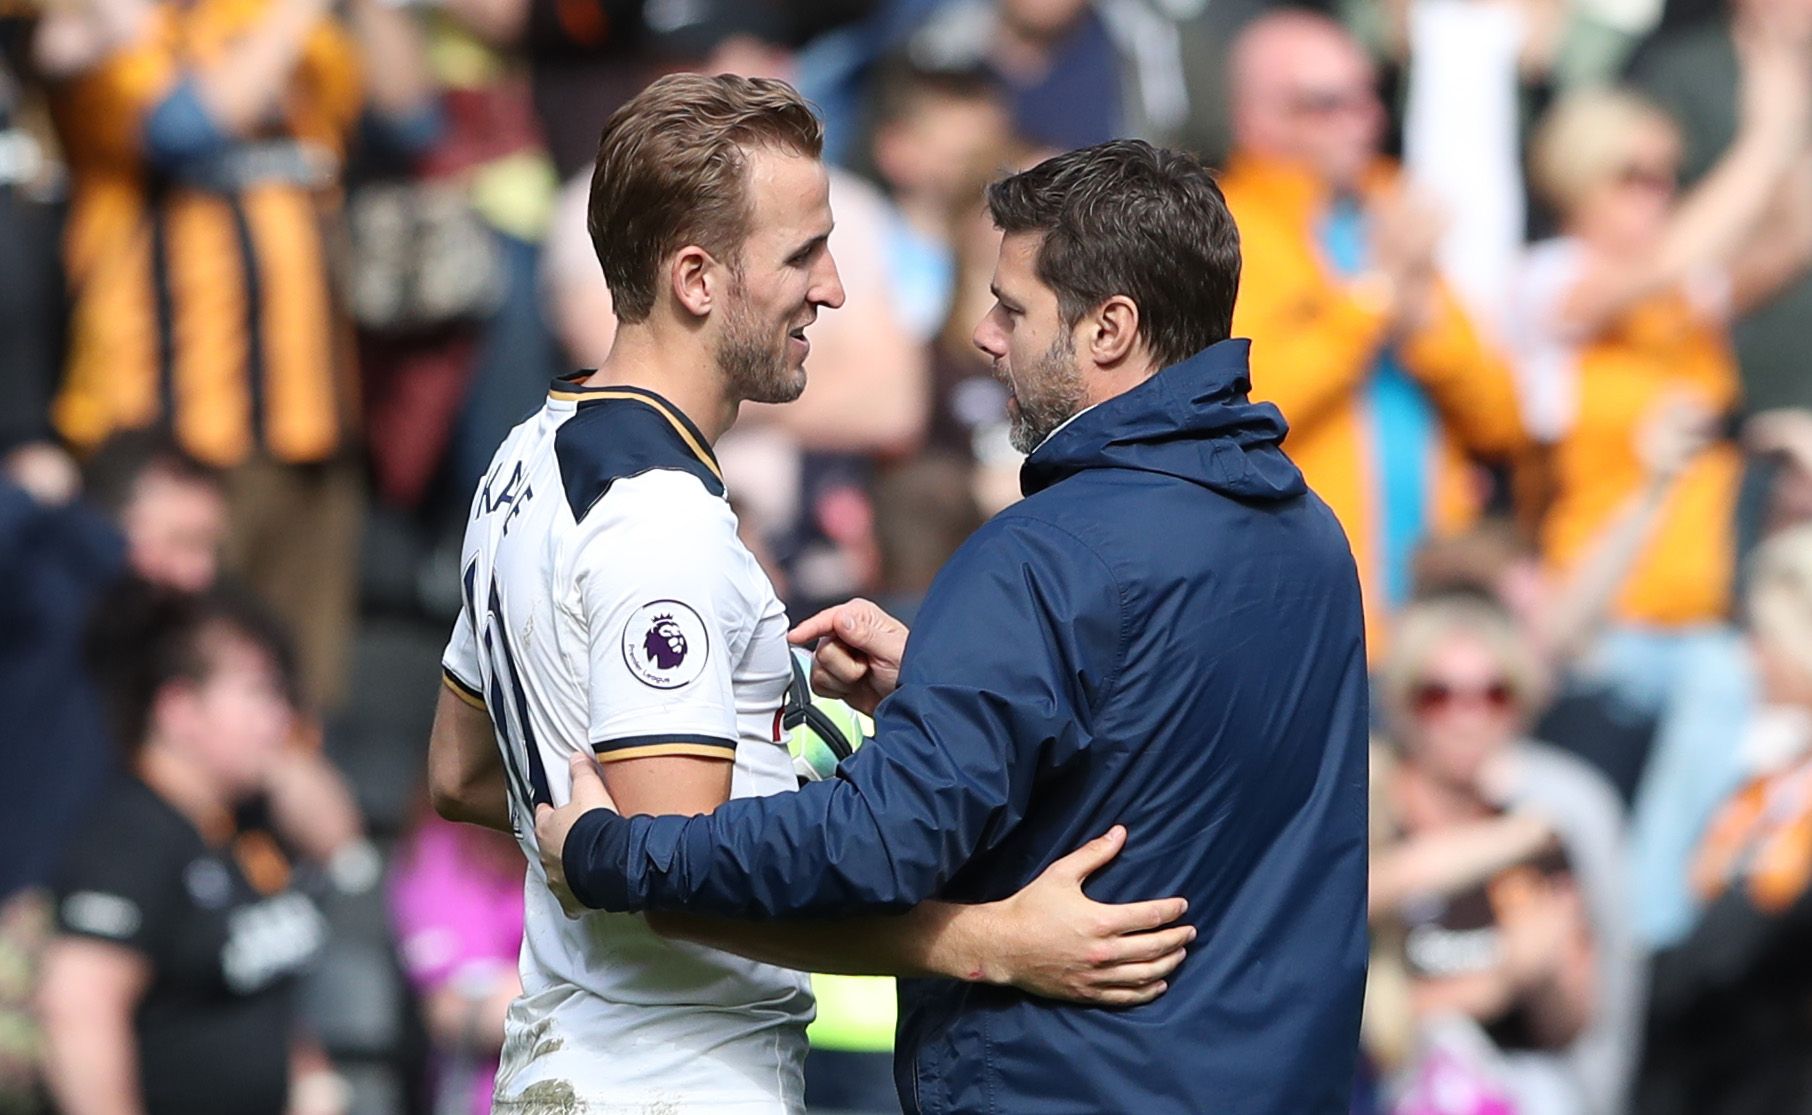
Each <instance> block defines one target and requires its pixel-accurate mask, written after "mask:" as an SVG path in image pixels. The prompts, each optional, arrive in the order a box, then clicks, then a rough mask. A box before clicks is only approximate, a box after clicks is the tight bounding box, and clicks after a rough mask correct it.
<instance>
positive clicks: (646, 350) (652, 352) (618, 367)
mask: <svg viewBox="0 0 1812 1115" xmlns="http://www.w3.org/2000/svg"><path fill="white" fill-rule="evenodd" d="M585 386H587V387H640V388H642V389H643V390H645V391H652V392H654V393H655V394H657V395H659V396H660V397H661V398H663V399H666V400H667V401H668V402H669V403H672V404H673V405H674V406H676V407H678V408H679V409H680V411H681V412H682V413H684V414H685V416H686V417H687V418H690V419H691V420H692V423H693V425H695V426H697V427H698V428H699V432H700V433H702V434H704V435H705V440H706V441H709V442H711V443H713V444H715V443H716V441H717V439H718V438H719V437H721V436H723V433H724V431H725V430H728V429H729V428H730V426H731V425H732V424H733V423H734V422H735V421H736V405H737V404H736V400H734V399H731V398H728V397H727V395H726V394H725V391H724V381H723V377H722V376H721V375H719V374H718V371H717V360H716V358H715V357H714V356H713V355H712V354H711V353H710V352H708V351H705V349H704V346H703V345H700V344H698V343H697V342H696V341H695V340H694V339H693V338H692V337H687V338H684V339H683V340H676V339H671V338H667V337H664V336H658V335H657V334H656V331H655V330H654V329H653V328H651V327H650V326H648V325H645V324H638V325H626V326H621V327H619V328H618V329H617V335H616V340H615V341H614V342H612V344H611V346H610V355H609V356H606V357H605V358H604V361H603V363H601V364H599V365H598V370H597V371H595V372H593V373H592V374H591V375H590V376H589V377H587V379H586V380H585Z"/></svg>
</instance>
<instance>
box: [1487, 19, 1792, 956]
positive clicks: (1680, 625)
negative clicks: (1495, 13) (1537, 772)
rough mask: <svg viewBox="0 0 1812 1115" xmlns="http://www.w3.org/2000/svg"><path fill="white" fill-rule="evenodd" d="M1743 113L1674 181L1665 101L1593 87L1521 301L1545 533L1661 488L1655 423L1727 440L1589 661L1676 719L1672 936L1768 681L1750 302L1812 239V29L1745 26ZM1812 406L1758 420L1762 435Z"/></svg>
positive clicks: (1658, 914) (1557, 175) (1703, 467)
mask: <svg viewBox="0 0 1812 1115" xmlns="http://www.w3.org/2000/svg"><path fill="white" fill-rule="evenodd" d="M1743 44H1744V49H1743V59H1744V62H1743V66H1744V69H1743V104H1744V113H1743V121H1744V123H1743V127H1742V130H1741V133H1740V135H1739V137H1738V139H1737V141H1736V142H1735V143H1733V144H1732V146H1731V147H1730V149H1729V150H1728V151H1727V152H1726V154H1725V156H1724V158H1723V160H1722V161H1721V162H1720V163H1719V164H1718V166H1717V167H1716V169H1714V170H1713V171H1712V172H1711V173H1710V174H1708V175H1707V176H1706V177H1705V178H1704V180H1703V181H1702V182H1701V183H1700V184H1699V185H1698V186H1696V187H1695V188H1694V189H1693V190H1692V191H1691V192H1689V193H1687V194H1686V195H1684V196H1683V197H1680V198H1678V199H1676V198H1675V196H1674V194H1675V191H1674V186H1673V183H1674V178H1675V174H1676V172H1677V170H1678V164H1679V161H1680V141H1679V137H1678V132H1677V129H1676V128H1675V126H1674V125H1673V123H1672V122H1671V121H1670V120H1669V119H1668V118H1667V117H1666V116H1665V115H1664V114H1663V113H1662V112H1661V111H1660V110H1659V109H1656V108H1654V107H1653V106H1652V105H1650V104H1649V103H1648V102H1646V101H1643V100H1641V99H1639V98H1637V97H1635V96H1634V95H1632V94H1628V93H1624V92H1618V91H1591V92H1581V93H1576V94H1573V95H1571V96H1569V97H1567V98H1566V99H1564V100H1562V101H1561V102H1560V103H1559V104H1557V105H1556V106H1555V108H1554V109H1553V110H1552V112H1551V113H1550V114H1549V116H1548V117H1547V118H1546V119H1545V120H1544V121H1543V122H1542V124H1541V125H1540V127H1539V128H1538V130H1537V131H1536V133H1535V137H1534V141H1533V144H1532V151H1531V168H1532V171H1533V176H1534V182H1535V185H1536V187H1537V189H1538V190H1539V191H1540V193H1541V194H1542V195H1543V196H1544V197H1545V198H1546V199H1547V200H1548V201H1549V203H1550V204H1551V205H1552V206H1553V207H1554V209H1555V210H1556V212H1557V213H1558V214H1559V216H1560V221H1561V229H1562V231H1563V235H1562V236H1561V237H1559V238H1558V239H1555V240H1551V241H1548V242H1545V243H1543V244H1539V245H1537V246H1536V247H1535V248H1533V249H1532V250H1531V252H1530V254H1529V258H1528V261H1527V264H1526V267H1525V270H1524V274H1523V277H1522V279H1521V281H1520V288H1521V289H1520V292H1519V297H1518V304H1517V306H1516V308H1515V312H1514V313H1513V317H1512V319H1513V321H1515V322H1516V325H1517V330H1516V331H1517V335H1518V336H1519V338H1520V344H1521V348H1522V352H1521V354H1520V367H1521V371H1522V380H1523V388H1524V409H1525V412H1526V414H1527V416H1528V422H1529V425H1530V427H1531V429H1532V430H1533V431H1534V432H1535V434H1536V436H1537V437H1538V438H1539V439H1540V440H1541V441H1543V442H1544V443H1545V444H1546V445H1547V446H1548V447H1549V448H1548V453H1547V456H1548V467H1547V469H1546V470H1545V471H1546V474H1547V482H1546V488H1547V491H1546V493H1545V498H1544V499H1543V500H1542V507H1541V511H1540V516H1539V518H1540V524H1541V528H1540V529H1541V542H1542V548H1543V551H1544V554H1545V557H1546V559H1547V561H1548V563H1549V565H1550V566H1551V567H1553V568H1555V569H1557V570H1560V571H1563V572H1565V571H1569V570H1572V569H1575V568H1577V567H1579V566H1580V565H1581V564H1582V563H1584V562H1585V561H1587V560H1588V558H1589V554H1590V552H1591V550H1592V544H1593V541H1594V540H1595V539H1596V538H1597V537H1598V536H1599V535H1600V534H1601V533H1602V532H1603V531H1604V529H1605V528H1606V526H1607V525H1608V524H1609V523H1611V522H1612V521H1613V520H1614V519H1615V518H1616V517H1617V515H1618V514H1619V509H1620V508H1622V507H1624V506H1625V505H1626V504H1627V502H1628V501H1629V499H1630V498H1631V497H1632V496H1633V495H1634V494H1635V493H1636V492H1637V491H1638V490H1639V489H1640V488H1641V487H1642V486H1643V485H1644V483H1645V475H1646V471H1647V470H1646V466H1645V464H1644V460H1643V455H1644V446H1643V438H1644V436H1645V434H1644V431H1645V429H1647V428H1648V427H1650V426H1651V425H1652V424H1653V423H1654V422H1655V421H1656V417H1657V415H1658V414H1660V413H1663V412H1666V411H1669V410H1672V411H1674V412H1676V413H1680V412H1684V413H1686V414H1688V415H1691V416H1695V422H1694V424H1696V426H1697V427H1698V430H1699V436H1700V437H1701V438H1706V439H1708V440H1709V442H1710V444H1709V446H1708V447H1707V448H1706V449H1705V450H1704V451H1703V452H1702V453H1700V454H1698V455H1697V456H1696V458H1695V459H1693V460H1692V461H1691V463H1690V464H1688V465H1687V466H1686V467H1685V468H1684V470H1682V471H1681V473H1680V475H1679V477H1678V479H1677V480H1676V481H1675V482H1674V484H1673V488H1672V490H1671V492H1669V493H1668V495H1667V497H1666V499H1665V501H1664V502H1663V503H1662V504H1661V506H1660V507H1659V509H1658V514H1657V516H1656V519H1655V522H1654V523H1653V525H1652V527H1651V528H1650V529H1649V530H1648V531H1647V532H1646V534H1645V536H1644V537H1643V538H1642V547H1641V552H1640V555H1639V556H1638V557H1637V558H1636V560H1635V562H1634V565H1633V568H1631V569H1630V570H1629V572H1628V574H1627V576H1626V577H1624V578H1623V579H1622V580H1621V582H1620V583H1619V587H1618V591H1617V593H1616V596H1615V600H1614V604H1613V608H1612V618H1613V624H1612V626H1611V629H1610V630H1608V631H1607V632H1606V633H1605V634H1604V635H1603V636H1602V637H1601V638H1600V639H1598V640H1597V643H1596V645H1595V646H1594V647H1593V649H1592V652H1591V654H1590V655H1589V656H1588V657H1587V658H1586V659H1585V660H1584V663H1583V671H1584V673H1585V675H1586V676H1587V678H1588V679H1590V680H1592V681H1593V682H1595V683H1596V684H1598V685H1600V686H1601V687H1603V688H1604V689H1605V690H1606V692H1607V694H1608V695H1609V697H1610V698H1611V699H1612V700H1614V701H1616V702H1618V703H1619V704H1620V705H1622V706H1624V707H1626V708H1628V709H1629V710H1631V713H1632V714H1635V715H1642V716H1649V717H1653V718H1655V719H1656V720H1657V721H1658V729H1657V737H1656V742H1655V745H1654V754H1653V757H1652V760H1651V762H1650V764H1649V769H1648V770H1647V771H1646V772H1645V774H1644V778H1643V783H1642V785H1641V786H1640V788H1639V790H1638V793H1637V799H1636V804H1635V816H1634V838H1635V843H1636V856H1637V868H1636V870H1637V895H1636V898H1637V902H1638V906H1639V916H1640V924H1641V929H1642V932H1643V933H1644V935H1645V937H1646V938H1647V939H1648V940H1649V941H1650V942H1651V943H1653V944H1655V945H1657V946H1661V945H1666V944H1669V943H1672V942H1673V941H1675V940H1677V939H1678V938H1679V937H1680V935H1681V934H1683V933H1684V932H1685V930H1686V929H1687V928H1688V926H1689V924H1690V909H1691V904H1690V902H1689V901H1688V900H1687V895H1686V891H1685V888H1684V874H1685V873H1684V863H1685V857H1686V856H1687V855H1688V854H1689V853H1690V848H1691V844H1692V841H1693V840H1694V838H1695V836H1696V834H1697V832H1698V831H1699V829H1700V827H1701V825H1702V824H1703V823H1704V821H1705V819H1706V816H1707V814H1708V812H1709V810H1710V809H1711V807H1712V806H1713V805H1714V804H1715V802H1716V801H1717V800H1718V797H1719V796H1720V795H1721V794H1722V793H1723V792H1725V791H1726V790H1727V789H1728V788H1729V786H1730V780H1731V778H1733V777H1734V775H1735V770H1734V767H1733V766H1732V765H1731V764H1729V763H1727V762H1723V761H1722V757H1724V756H1727V754H1728V748H1727V746H1726V743H1725V739H1724V734H1725V731H1726V728H1727V721H1728V719H1729V718H1730V717H1731V716H1733V715H1735V714H1736V713H1737V712H1738V710H1740V708H1741V707H1742V706H1743V704H1744V702H1745V700H1746V692H1747V690H1748V688H1749V684H1750V683H1749V681H1748V678H1747V675H1746V667H1745V663H1744V660H1743V656H1742V653H1741V648H1740V645H1739V641H1738V637H1737V635H1736V633H1735V631H1734V630H1733V629H1732V628H1731V627H1730V626H1729V624H1728V622H1727V618H1726V617H1727V616H1728V614H1729V611H1730V608H1731V601H1732V589H1733V583H1734V578H1735V571H1736V564H1737V557H1738V553H1737V551H1738V524H1737V521H1736V519H1737V515H1736V510H1737V507H1738V496H1739V492H1740V490H1741V485H1742V474H1743V469H1744V457H1743V451H1742V447H1741V446H1739V444H1738V443H1737V442H1736V441H1735V440H1734V438H1733V436H1732V435H1733V434H1734V433H1735V432H1736V429H1737V426H1736V421H1735V419H1736V416H1737V415H1738V413H1739V405H1740V402H1739V384H1738V378H1737V367H1736V363H1735V360H1734V358H1733V356H1732V354H1731V349H1730V341H1729V326H1730V321H1731V319H1732V316H1733V315H1735V314H1740V313H1741V312H1743V311H1744V310H1745V309H1746V308H1748V307H1750V306H1752V305H1755V304H1756V303H1757V302H1758V301H1759V300H1761V299H1763V298H1765V297H1767V296H1768V295H1769V294H1770V293H1771V292H1773V291H1774V290H1776V289H1777V288H1779V287H1780V286H1781V284H1783V283H1784V282H1786V281H1787V280H1789V279H1790V278H1791V277H1792V276H1793V275H1794V274H1796V273H1797V272H1798V271H1799V269H1801V268H1802V267H1803V266H1804V265H1805V263H1806V261H1807V259H1808V258H1809V257H1812V180H1808V179H1807V178H1806V176H1805V174H1804V173H1803V170H1802V168H1803V163H1804V160H1805V155H1806V148H1807V141H1808V135H1812V48H1809V46H1808V41H1807V36H1806V34H1805V30H1804V29H1803V28H1800V29H1796V28H1795V27H1794V26H1793V25H1791V24H1790V23H1787V22H1780V23H1777V24H1770V25H1767V26H1762V25H1751V26H1749V27H1748V30H1747V31H1746V33H1745V36H1744V38H1743ZM1802 424H1803V419H1802V420H1801V421H1799V422H1796V421H1794V420H1793V418H1792V416H1784V415H1764V416H1758V417H1757V419H1755V420H1752V421H1751V424H1750V430H1749V433H1750V435H1751V437H1750V440H1751V441H1752V443H1758V444H1760V443H1768V442H1771V441H1773V440H1779V439H1780V438H1781V435H1782V431H1786V432H1787V433H1789V434H1790V433H1791V431H1792V430H1794V429H1795V428H1797V427H1798V426H1800V425H1802Z"/></svg>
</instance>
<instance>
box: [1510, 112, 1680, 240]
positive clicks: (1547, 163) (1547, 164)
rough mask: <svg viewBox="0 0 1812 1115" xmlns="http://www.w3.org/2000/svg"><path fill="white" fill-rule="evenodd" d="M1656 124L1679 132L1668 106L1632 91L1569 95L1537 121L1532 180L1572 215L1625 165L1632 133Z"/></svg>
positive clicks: (1561, 210)
mask: <svg viewBox="0 0 1812 1115" xmlns="http://www.w3.org/2000/svg"><path fill="white" fill-rule="evenodd" d="M1657 124H1658V125H1660V126H1661V127H1664V128H1666V129H1668V130H1669V131H1670V132H1671V131H1676V130H1677V129H1676V128H1675V125H1674V121H1673V118H1672V117H1670V116H1669V115H1668V114H1667V112H1666V110H1665V109H1663V108H1662V107H1661V106H1660V105H1657V104H1656V103H1654V102H1653V101H1651V100H1649V99H1647V98H1646V97H1643V96H1641V95H1640V94H1638V93H1635V92H1632V91H1630V90H1628V89H1620V88H1598V89H1580V90H1577V91H1575V92H1572V93H1568V94H1567V95H1566V96H1564V97H1562V98H1561V99H1560V100H1559V101H1557V102H1556V103H1555V104H1554V106H1553V107H1552V108H1550V109H1549V110H1548V111H1547V113H1546V114H1545V115H1543V117H1542V118H1541V122H1540V123H1539V124H1537V125H1536V128H1535V134H1534V136H1533V138H1531V139H1530V141H1529V181H1530V183H1531V184H1532V185H1533V186H1534V187H1535V191H1536V193H1537V194H1539V195H1541V198H1542V200H1543V201H1545V202H1547V203H1548V204H1549V205H1551V206H1553V207H1554V209H1555V210H1556V211H1557V212H1559V213H1562V214H1566V213H1570V212H1572V211H1573V209H1574V208H1575V207H1577V206H1578V205H1579V203H1580V202H1581V201H1583V200H1584V199H1585V197H1586V195H1587V194H1589V193H1590V192H1591V191H1592V190H1594V189H1596V188H1597V187H1599V186H1601V185H1603V184H1604V182H1605V181H1606V180H1607V179H1609V178H1611V177H1614V176H1615V175H1616V174H1618V173H1619V172H1620V171H1621V170H1622V169H1623V166H1624V163H1625V162H1626V161H1627V160H1628V159H1629V157H1630V142H1629V137H1630V136H1631V135H1633V134H1635V133H1636V132H1637V131H1639V130H1640V129H1642V128H1644V127H1649V126H1653V125H1657Z"/></svg>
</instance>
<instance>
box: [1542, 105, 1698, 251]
mask: <svg viewBox="0 0 1812 1115" xmlns="http://www.w3.org/2000/svg"><path fill="white" fill-rule="evenodd" d="M1618 142H1619V143H1621V145H1622V147H1623V157H1622V158H1620V159H1617V160H1615V161H1614V162H1613V163H1612V165H1611V166H1610V167H1609V168H1608V169H1607V173H1606V174H1605V175H1603V176H1602V177H1601V178H1600V179H1599V180H1598V181H1597V182H1596V183H1595V184H1594V185H1592V186H1591V187H1590V188H1588V189H1586V190H1584V191H1583V192H1582V193H1581V194H1580V196H1579V199H1578V201H1577V203H1576V204H1575V205H1574V207H1573V208H1572V210H1571V211H1570V212H1569V213H1567V214H1566V225H1567V228H1568V230H1569V231H1570V232H1572V233H1573V234H1574V235H1577V236H1582V237H1584V238H1586V239H1588V240H1590V241H1591V242H1593V243H1594V244H1598V245H1600V246H1602V247H1605V248H1609V249H1612V250H1622V251H1635V250H1641V249H1645V248H1648V247H1649V246H1651V245H1652V244H1653V243H1654V242H1655V240H1656V239H1657V238H1658V237H1659V236H1660V235H1661V232H1662V230H1663V229H1664V228H1665V227H1666V225H1667V215H1668V212H1669V211H1670V210H1671V209H1672V208H1673V203H1674V194H1675V190H1676V187H1677V185H1678V180H1679V174H1680V159H1681V149H1680V137H1679V133H1678V132H1677V131H1676V130H1675V129H1674V126H1673V125H1672V124H1671V123H1670V122H1668V121H1667V120H1666V119H1664V118H1661V117H1658V116H1648V117H1645V118H1644V119H1643V120H1642V121H1641V123H1640V124H1638V125H1637V126H1636V127H1634V128H1631V129H1630V130H1628V131H1627V132H1625V133H1624V135H1623V136H1621V137H1619V139H1618Z"/></svg>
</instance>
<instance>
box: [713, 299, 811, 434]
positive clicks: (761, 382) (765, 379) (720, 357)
mask: <svg viewBox="0 0 1812 1115" xmlns="http://www.w3.org/2000/svg"><path fill="white" fill-rule="evenodd" d="M734 282H735V285H734V286H733V287H732V288H731V291H730V298H729V304H728V305H726V306H725V307H724V310H725V315H724V331H723V335H722V337H721V338H720V339H719V340H718V342H717V368H718V371H719V372H721V373H722V375H723V377H724V382H725V384H726V385H727V386H728V387H729V390H730V397H731V398H733V399H738V400H741V401H742V402H749V403H790V402H792V401H793V400H794V399H797V398H798V397H799V396H800V394H801V393H802V392H804V390H805V374H804V372H803V370H801V371H799V372H795V371H794V370H793V368H792V367H791V366H790V365H789V364H788V362H787V337H786V334H785V333H782V334H781V335H780V343H779V344H778V345H776V344H775V343H774V341H773V338H772V331H771V330H770V329H769V328H767V327H766V326H765V325H764V324H763V323H762V322H761V321H760V320H759V319H758V318H757V317H756V316H755V314H754V312H753V310H751V309H750V307H749V299H748V296H747V295H746V293H745V292H744V291H743V288H742V279H741V277H740V276H738V277H737V278H736V279H735V280H734Z"/></svg>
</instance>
